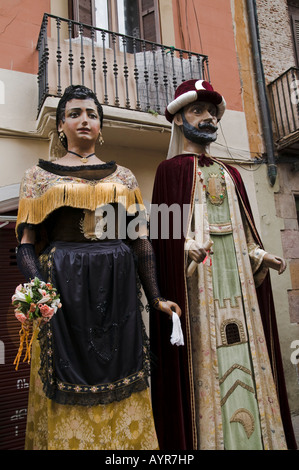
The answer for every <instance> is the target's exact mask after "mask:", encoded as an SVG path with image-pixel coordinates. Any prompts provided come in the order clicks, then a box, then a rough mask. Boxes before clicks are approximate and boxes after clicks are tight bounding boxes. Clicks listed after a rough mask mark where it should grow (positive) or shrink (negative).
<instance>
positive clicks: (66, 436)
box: [25, 340, 158, 450]
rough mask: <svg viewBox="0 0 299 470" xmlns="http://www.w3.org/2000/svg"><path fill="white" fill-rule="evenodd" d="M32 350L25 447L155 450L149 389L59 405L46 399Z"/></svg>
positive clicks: (35, 350) (35, 346)
mask: <svg viewBox="0 0 299 470" xmlns="http://www.w3.org/2000/svg"><path fill="white" fill-rule="evenodd" d="M39 357H40V348H39V343H38V341H37V340H36V341H35V343H34V344H33V349H32V362H31V377H30V390H29V403H28V417H27V432H26V444H25V449H26V450H157V449H158V442H157V437H156V431H155V426H154V420H153V416H152V408H151V402H150V394H149V389H148V388H147V389H145V390H143V391H142V392H137V393H133V394H132V395H131V396H130V397H129V398H126V399H124V400H122V401H120V402H113V403H109V404H108V405H96V406H90V407H87V406H72V405H60V404H58V403H55V402H54V401H52V400H49V399H48V398H46V396H45V394H44V392H43V386H42V382H41V379H40V377H39V374H38V370H39V367H40V359H39Z"/></svg>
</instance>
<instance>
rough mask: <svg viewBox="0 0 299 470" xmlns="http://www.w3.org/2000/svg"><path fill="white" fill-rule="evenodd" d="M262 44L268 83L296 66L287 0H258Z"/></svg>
mask: <svg viewBox="0 0 299 470" xmlns="http://www.w3.org/2000/svg"><path fill="white" fill-rule="evenodd" d="M256 5H257V13H258V23H259V34H260V45H261V52H262V60H263V66H264V72H265V79H266V83H267V84H268V83H269V82H271V81H272V80H274V79H275V78H277V77H278V76H279V75H281V74H282V73H283V72H285V71H286V70H288V69H289V68H290V67H293V66H295V56H294V50H293V40H292V30H291V24H290V19H289V13H288V4H287V1H286V0H271V2H269V0H256Z"/></svg>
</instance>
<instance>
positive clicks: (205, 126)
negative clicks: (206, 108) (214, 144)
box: [198, 122, 218, 132]
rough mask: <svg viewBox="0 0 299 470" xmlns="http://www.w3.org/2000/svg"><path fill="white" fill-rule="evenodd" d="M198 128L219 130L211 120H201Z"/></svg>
mask: <svg viewBox="0 0 299 470" xmlns="http://www.w3.org/2000/svg"><path fill="white" fill-rule="evenodd" d="M198 129H208V130H210V131H212V132H216V131H217V130H218V127H217V126H214V124H211V123H210V122H206V123H205V122H201V123H199V124H198Z"/></svg>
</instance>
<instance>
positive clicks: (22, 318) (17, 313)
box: [15, 310, 27, 323]
mask: <svg viewBox="0 0 299 470" xmlns="http://www.w3.org/2000/svg"><path fill="white" fill-rule="evenodd" d="M15 316H16V319H17V320H19V321H20V322H21V323H25V322H26V321H27V317H26V315H24V313H22V312H20V311H19V310H15Z"/></svg>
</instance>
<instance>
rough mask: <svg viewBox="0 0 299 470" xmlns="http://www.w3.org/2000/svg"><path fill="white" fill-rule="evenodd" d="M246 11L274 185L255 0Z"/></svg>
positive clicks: (272, 153) (272, 146) (270, 130)
mask: <svg viewBox="0 0 299 470" xmlns="http://www.w3.org/2000/svg"><path fill="white" fill-rule="evenodd" d="M247 12H248V20H249V29H250V33H251V41H252V50H253V59H254V64H255V71H256V78H257V86H258V95H259V102H260V107H261V117H262V127H263V132H264V140H265V146H266V153H267V157H268V158H267V165H268V177H269V181H270V184H271V186H274V184H275V181H276V176H277V166H276V164H275V156H274V142H273V132H272V122H271V117H270V110H269V105H268V100H267V93H266V84H265V76H264V69H263V64H262V58H261V50H260V39H259V31H258V18H257V9H256V2H255V0H247Z"/></svg>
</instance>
